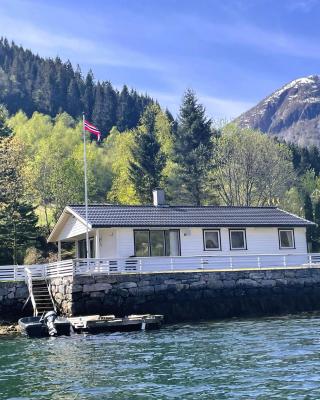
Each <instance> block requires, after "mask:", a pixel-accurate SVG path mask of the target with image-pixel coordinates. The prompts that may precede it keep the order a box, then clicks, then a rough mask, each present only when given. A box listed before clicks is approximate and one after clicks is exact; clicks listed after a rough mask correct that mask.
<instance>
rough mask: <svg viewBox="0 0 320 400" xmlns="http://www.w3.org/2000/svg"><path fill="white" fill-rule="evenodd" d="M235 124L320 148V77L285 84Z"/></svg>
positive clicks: (313, 76)
mask: <svg viewBox="0 0 320 400" xmlns="http://www.w3.org/2000/svg"><path fill="white" fill-rule="evenodd" d="M235 122H237V123H238V124H239V125H240V126H241V127H244V128H248V127H250V128H254V129H260V130H261V131H262V132H265V133H268V134H270V135H275V136H277V137H278V138H281V139H284V140H285V141H287V142H293V143H296V144H298V145H301V146H311V145H316V146H318V147H320V76H319V75H311V76H308V77H305V78H299V79H296V80H294V81H292V82H290V83H288V84H287V85H285V86H283V87H282V88H280V89H278V90H276V91H275V92H274V93H273V94H271V95H270V96H268V97H266V98H265V99H264V100H262V101H261V102H260V103H258V104H257V105H256V106H255V107H253V108H251V109H250V110H249V111H247V112H245V113H244V114H242V115H240V117H238V118H237V119H236V120H235Z"/></svg>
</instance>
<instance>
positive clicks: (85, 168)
mask: <svg viewBox="0 0 320 400" xmlns="http://www.w3.org/2000/svg"><path fill="white" fill-rule="evenodd" d="M84 121H85V115H84V113H83V114H82V133H83V166H84V206H85V215H86V249H87V259H88V258H90V242H89V223H88V183H87V149H86V130H85V128H84Z"/></svg>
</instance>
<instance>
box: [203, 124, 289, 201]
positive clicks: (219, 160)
mask: <svg viewBox="0 0 320 400" xmlns="http://www.w3.org/2000/svg"><path fill="white" fill-rule="evenodd" d="M214 143H215V155H214V160H213V161H214V165H215V168H214V169H213V170H212V171H211V174H212V175H211V177H212V178H213V181H214V183H216V184H217V190H218V193H219V197H220V200H221V201H222V203H223V204H226V205H238V206H254V205H255V206H259V205H273V204H279V202H280V199H282V198H283V196H284V195H285V193H286V192H287V190H288V189H289V187H290V186H291V185H292V183H293V182H294V179H295V174H294V171H293V166H292V162H291V153H290V151H289V150H288V148H287V147H286V145H284V144H279V143H276V142H275V141H274V140H272V139H271V138H269V137H268V136H266V135H264V134H261V133H260V132H257V131H253V130H250V129H240V128H238V127H237V126H235V125H229V126H228V127H227V128H226V129H225V130H224V131H223V134H222V136H221V137H217V138H215V139H214Z"/></svg>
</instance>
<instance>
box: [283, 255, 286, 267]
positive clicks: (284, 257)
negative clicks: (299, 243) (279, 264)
mask: <svg viewBox="0 0 320 400" xmlns="http://www.w3.org/2000/svg"><path fill="white" fill-rule="evenodd" d="M283 266H284V267H286V266H287V258H286V256H283Z"/></svg>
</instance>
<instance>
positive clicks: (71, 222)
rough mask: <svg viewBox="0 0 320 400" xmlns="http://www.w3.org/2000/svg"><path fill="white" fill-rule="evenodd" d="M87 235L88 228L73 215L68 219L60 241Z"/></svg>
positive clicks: (60, 235)
mask: <svg viewBox="0 0 320 400" xmlns="http://www.w3.org/2000/svg"><path fill="white" fill-rule="evenodd" d="M83 233H86V226H85V224H83V223H82V222H81V221H79V220H78V219H77V218H75V217H74V216H73V215H70V216H69V217H68V220H67V222H66V223H65V224H64V226H63V228H62V230H61V232H60V234H59V237H58V240H65V239H69V238H72V237H75V236H79V235H82V234H83Z"/></svg>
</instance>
